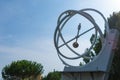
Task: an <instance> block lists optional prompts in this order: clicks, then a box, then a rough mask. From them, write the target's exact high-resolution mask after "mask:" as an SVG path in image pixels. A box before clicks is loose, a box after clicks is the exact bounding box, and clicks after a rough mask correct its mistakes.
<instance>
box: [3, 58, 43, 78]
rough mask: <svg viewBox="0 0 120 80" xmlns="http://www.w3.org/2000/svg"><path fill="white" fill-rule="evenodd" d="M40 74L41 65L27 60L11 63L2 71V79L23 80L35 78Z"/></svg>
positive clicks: (41, 70) (41, 71)
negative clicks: (18, 79)
mask: <svg viewBox="0 0 120 80" xmlns="http://www.w3.org/2000/svg"><path fill="white" fill-rule="evenodd" d="M42 73H43V66H42V65H41V64H39V63H36V62H33V61H28V60H18V61H13V62H12V63H11V64H9V65H6V66H5V67H4V68H3V69H2V77H3V78H4V79H8V78H10V79H12V78H13V77H14V78H20V79H24V78H30V77H31V76H32V77H36V76H37V75H39V74H40V75H41V74H42Z"/></svg>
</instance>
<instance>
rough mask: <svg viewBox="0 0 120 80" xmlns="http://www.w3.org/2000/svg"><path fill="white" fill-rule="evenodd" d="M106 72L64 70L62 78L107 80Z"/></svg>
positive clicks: (70, 79)
mask: <svg viewBox="0 0 120 80" xmlns="http://www.w3.org/2000/svg"><path fill="white" fill-rule="evenodd" d="M105 78H107V76H106V77H105V73H104V72H62V78H61V80H106V79H105Z"/></svg>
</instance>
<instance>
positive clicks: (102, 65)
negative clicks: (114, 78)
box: [54, 8, 118, 80]
mask: <svg viewBox="0 0 120 80" xmlns="http://www.w3.org/2000/svg"><path fill="white" fill-rule="evenodd" d="M88 11H92V12H95V13H98V14H99V15H100V16H101V17H102V18H103V20H104V23H105V34H106V35H105V37H104V33H103V32H102V31H101V29H100V27H99V25H98V24H97V23H96V21H95V19H94V18H93V17H92V16H91V15H90V14H89V13H88ZM75 15H80V16H82V17H84V18H86V19H87V20H88V21H90V23H91V24H92V25H93V27H90V28H89V29H87V30H85V31H84V32H82V33H80V30H81V28H82V25H81V23H79V25H78V27H77V31H76V33H77V34H76V35H75V36H74V37H73V38H72V39H69V40H67V41H66V40H65V39H64V37H63V32H62V31H63V30H64V27H65V25H66V24H67V22H68V21H69V20H70V19H71V18H72V17H73V16H75ZM93 29H94V31H95V32H94V40H93V42H92V44H91V46H90V47H89V48H88V49H87V51H85V52H84V53H82V54H81V53H79V52H76V51H75V50H74V49H73V48H78V47H79V46H80V44H79V43H78V39H79V38H80V37H81V36H84V35H85V34H86V33H88V32H89V31H91V30H93ZM97 36H99V37H100V41H101V45H102V48H101V50H100V52H99V54H98V55H96V56H94V57H92V59H91V57H90V56H88V55H89V54H90V52H91V51H92V49H93V47H94V46H95V44H96V42H97ZM117 40H118V31H117V30H116V29H109V25H108V22H107V20H106V19H105V17H104V16H103V14H102V13H101V12H99V11H97V10H95V9H91V8H87V9H82V10H79V11H77V10H67V11H65V12H63V13H62V14H61V15H60V16H59V18H58V21H57V27H56V30H55V33H54V44H55V48H56V50H57V53H58V57H59V58H60V60H61V61H62V62H63V64H64V65H65V68H64V71H63V73H62V74H63V76H62V80H107V78H108V72H109V69H110V65H111V63H112V57H113V53H114V49H115V47H116V43H117ZM68 44H72V46H70V45H68ZM64 46H65V47H66V48H68V49H69V50H70V51H71V52H72V53H74V55H75V56H74V57H68V56H66V55H65V53H63V51H62V50H61V48H62V47H63V48H64ZM71 47H73V48H71ZM80 58H86V59H91V60H92V61H90V63H88V64H86V65H83V66H74V65H71V64H69V63H67V62H66V61H65V60H64V59H68V60H76V59H80Z"/></svg>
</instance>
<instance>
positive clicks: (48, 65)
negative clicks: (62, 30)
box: [0, 0, 120, 77]
mask: <svg viewBox="0 0 120 80" xmlns="http://www.w3.org/2000/svg"><path fill="white" fill-rule="evenodd" d="M119 4H120V1H119V0H0V72H1V70H2V68H3V67H4V66H5V65H7V64H10V63H11V62H12V61H16V60H22V59H26V60H31V61H36V62H38V63H41V64H42V65H43V66H44V69H45V72H44V74H47V73H48V72H50V71H53V69H55V70H63V67H64V65H63V64H62V63H61V61H60V60H59V59H58V56H57V53H56V50H55V48H54V43H53V34H54V30H55V28H56V23H57V18H58V16H59V15H60V13H62V12H63V11H65V10H69V9H75V10H80V9H83V8H94V9H97V10H99V11H101V12H102V13H103V14H104V15H105V17H106V18H107V17H109V15H110V14H112V13H113V12H118V11H120V5H119ZM0 77H1V75H0Z"/></svg>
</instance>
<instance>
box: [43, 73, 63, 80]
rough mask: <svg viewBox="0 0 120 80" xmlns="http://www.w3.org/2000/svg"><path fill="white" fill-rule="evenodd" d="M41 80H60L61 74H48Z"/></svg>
mask: <svg viewBox="0 0 120 80" xmlns="http://www.w3.org/2000/svg"><path fill="white" fill-rule="evenodd" d="M42 80H61V73H60V72H58V71H54V72H50V73H48V75H47V76H45V77H44V78H43V79H42Z"/></svg>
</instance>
